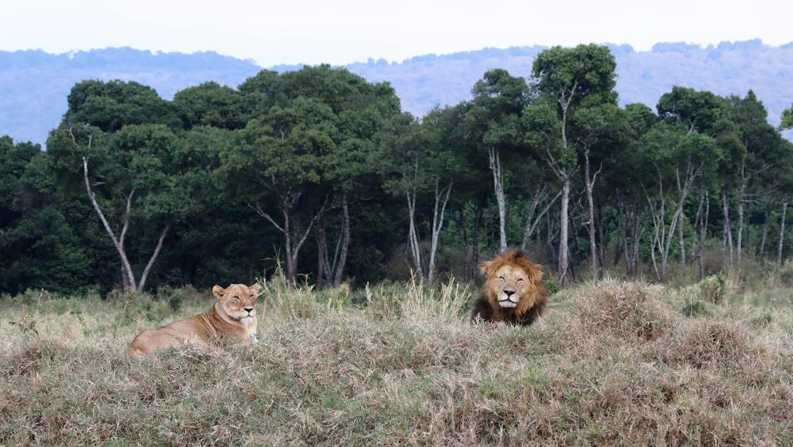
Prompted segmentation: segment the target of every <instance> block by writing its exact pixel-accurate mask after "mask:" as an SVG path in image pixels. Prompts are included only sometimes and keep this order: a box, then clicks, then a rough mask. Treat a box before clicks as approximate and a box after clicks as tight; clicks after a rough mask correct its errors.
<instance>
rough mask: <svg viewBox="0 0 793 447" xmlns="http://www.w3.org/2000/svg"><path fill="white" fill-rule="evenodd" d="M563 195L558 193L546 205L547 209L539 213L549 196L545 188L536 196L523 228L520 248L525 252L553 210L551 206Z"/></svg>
mask: <svg viewBox="0 0 793 447" xmlns="http://www.w3.org/2000/svg"><path fill="white" fill-rule="evenodd" d="M561 194H562V192H561V191H559V192H558V193H556V195H555V196H554V197H553V198H552V199H551V200H549V201H548V203H546V205H545V207H544V208H543V209H542V210H540V211H539V212H538V211H537V210H538V209H539V207H540V205H541V204H542V202H543V200H545V197H547V195H548V194H546V192H545V188H542V189H540V190H539V191H537V192H536V193H535V194H534V198H533V199H532V201H531V205H530V207H529V212H528V215H527V216H526V225H525V226H524V228H523V241H522V242H521V244H520V248H521V249H523V250H525V249H526V247H528V246H529V241H530V240H531V236H532V235H533V234H534V233H535V232H536V231H537V228H538V227H539V226H540V223H541V222H542V218H543V216H545V214H546V213H547V212H548V210H550V209H551V206H553V204H554V203H555V202H556V199H558V198H559V196H560V195H561Z"/></svg>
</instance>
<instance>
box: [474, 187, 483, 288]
mask: <svg viewBox="0 0 793 447" xmlns="http://www.w3.org/2000/svg"><path fill="white" fill-rule="evenodd" d="M483 214H484V207H483V206H482V201H481V200H477V202H476V213H475V215H474V234H473V237H472V241H471V242H472V244H473V247H472V254H471V255H472V261H473V262H472V263H471V278H476V276H477V274H478V272H479V270H478V269H479V258H480V253H479V235H480V227H481V226H482V216H483Z"/></svg>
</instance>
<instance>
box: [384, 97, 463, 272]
mask: <svg viewBox="0 0 793 447" xmlns="http://www.w3.org/2000/svg"><path fill="white" fill-rule="evenodd" d="M456 112H457V111H455V110H454V109H436V110H434V111H432V112H430V114H428V115H427V116H426V117H424V119H423V120H422V121H421V122H418V121H416V120H415V119H413V117H411V116H410V115H408V114H404V115H402V116H400V117H399V118H398V119H397V120H394V121H393V122H392V123H391V125H392V126H393V127H390V128H388V129H386V131H385V135H384V138H385V139H384V144H383V148H384V153H377V156H378V158H379V159H380V162H379V164H380V166H381V170H382V174H383V176H384V182H385V186H386V189H387V190H388V191H390V192H391V193H392V194H394V195H396V196H403V197H404V198H405V200H406V202H407V208H408V247H409V249H410V254H411V257H412V259H413V268H414V271H415V272H416V274H418V275H419V277H420V278H421V279H425V280H427V281H428V282H432V281H433V280H434V279H435V270H436V259H437V253H438V247H439V244H440V233H441V231H442V229H443V226H444V220H445V215H446V207H447V205H448V203H449V199H450V197H451V194H452V189H453V187H454V181H455V179H456V178H457V177H458V175H459V174H460V173H461V170H462V169H463V168H462V160H461V158H460V157H461V155H462V153H461V152H460V151H458V150H456V149H457V148H455V147H454V146H453V145H452V144H450V143H451V136H450V134H451V133H452V132H453V128H454V127H455V125H456V117H457V113H456ZM430 194H431V195H430ZM425 196H427V197H430V198H431V200H432V203H433V206H432V212H431V213H432V217H431V219H430V235H431V236H430V237H431V244H430V251H429V260H428V261H427V262H423V261H422V249H421V245H420V242H421V237H420V232H419V228H418V227H419V225H418V222H417V208H418V207H417V204H418V199H419V198H424V197H425Z"/></svg>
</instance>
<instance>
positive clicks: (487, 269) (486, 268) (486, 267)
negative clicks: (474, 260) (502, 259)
mask: <svg viewBox="0 0 793 447" xmlns="http://www.w3.org/2000/svg"><path fill="white" fill-rule="evenodd" d="M492 270H493V261H482V262H480V263H479V271H481V272H482V274H483V275H485V278H487V277H488V276H490V275H491V274H493V272H492Z"/></svg>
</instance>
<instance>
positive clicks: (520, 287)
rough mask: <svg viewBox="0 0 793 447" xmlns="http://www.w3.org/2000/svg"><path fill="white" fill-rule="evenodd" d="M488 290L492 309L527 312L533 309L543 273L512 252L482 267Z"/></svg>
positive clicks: (519, 253)
mask: <svg viewBox="0 0 793 447" xmlns="http://www.w3.org/2000/svg"><path fill="white" fill-rule="evenodd" d="M482 273H484V275H485V288H486V290H487V292H488V293H487V295H488V298H489V300H490V302H491V305H496V306H498V307H501V308H504V309H514V308H516V307H518V306H521V309H518V311H521V310H523V311H525V310H526V309H528V308H530V307H531V306H533V305H534V301H535V298H536V296H537V293H538V287H539V283H540V280H541V279H542V272H541V271H540V269H539V267H538V266H537V265H535V264H534V263H532V262H531V261H529V259H528V258H527V257H526V255H525V254H524V253H523V252H521V251H518V250H510V251H507V252H505V253H503V254H501V255H499V256H496V257H495V258H493V259H492V260H490V261H486V262H484V263H482Z"/></svg>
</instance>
